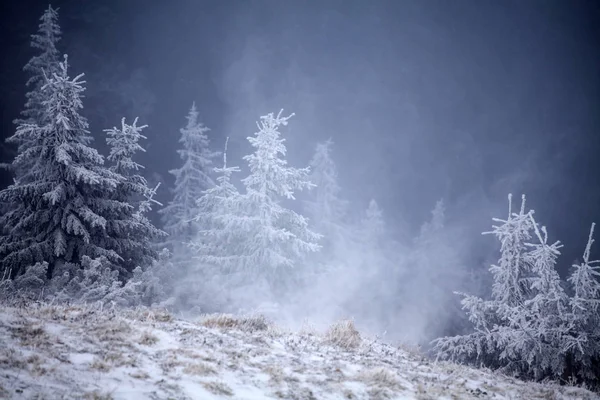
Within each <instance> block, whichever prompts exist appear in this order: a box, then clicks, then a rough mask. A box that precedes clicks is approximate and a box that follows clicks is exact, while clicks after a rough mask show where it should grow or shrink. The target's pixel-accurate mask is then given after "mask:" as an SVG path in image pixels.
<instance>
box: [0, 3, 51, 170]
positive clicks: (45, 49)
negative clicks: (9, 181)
mask: <svg viewBox="0 0 600 400" xmlns="http://www.w3.org/2000/svg"><path fill="white" fill-rule="evenodd" d="M60 36H61V30H60V26H59V24H58V9H54V8H52V6H51V5H49V6H48V8H47V9H46V10H45V11H44V14H43V15H42V16H41V17H40V24H39V27H38V32H37V33H36V34H34V35H31V47H33V48H34V49H36V51H37V52H38V53H37V54H36V55H35V56H33V57H32V58H31V59H30V60H29V61H28V62H27V64H25V66H24V67H23V69H24V71H25V72H26V73H27V74H28V76H29V79H28V80H27V83H26V86H27V87H28V88H29V91H28V92H27V93H26V94H25V97H26V102H25V108H24V109H23V111H22V112H21V114H22V118H21V119H17V120H16V121H15V124H16V125H17V126H18V125H22V124H37V125H40V126H41V125H45V124H46V123H47V121H45V120H44V118H45V117H46V116H47V115H46V113H45V106H44V102H45V101H46V100H47V94H48V92H47V91H44V90H43V89H42V88H43V86H44V85H45V84H46V78H47V77H49V78H51V77H53V76H54V74H55V73H58V72H59V62H60V54H59V51H58V50H57V48H56V45H57V43H58V42H59V40H60ZM12 144H14V145H16V146H17V151H18V153H23V152H24V151H25V150H26V149H27V148H28V147H29V146H30V143H29V142H28V141H27V140H26V139H25V138H20V139H16V138H15V139H14V140H13V141H12ZM10 167H12V169H13V173H14V174H15V175H16V179H22V175H23V174H24V173H25V172H26V171H27V169H28V168H29V167H30V166H29V165H23V166H21V167H20V169H17V170H15V169H14V168H16V167H15V166H10ZM10 167H9V168H10Z"/></svg>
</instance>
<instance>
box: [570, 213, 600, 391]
mask: <svg viewBox="0 0 600 400" xmlns="http://www.w3.org/2000/svg"><path fill="white" fill-rule="evenodd" d="M594 228H595V224H592V227H591V228H590V235H589V237H588V242H587V245H586V246H585V250H584V252H583V261H582V262H581V263H579V264H576V265H573V271H572V273H571V275H570V276H569V278H568V281H569V283H570V284H571V286H572V288H573V297H571V298H570V301H569V303H570V306H571V318H570V322H571V331H572V334H571V335H568V336H567V341H566V343H565V345H564V350H565V351H566V352H568V354H570V355H571V356H572V357H573V361H572V362H573V364H575V365H576V366H579V372H580V374H581V375H582V378H583V379H585V380H591V379H595V380H596V382H598V380H599V377H600V368H599V367H598V366H599V365H600V313H599V312H598V310H599V308H598V306H599V305H600V281H599V279H600V266H599V264H600V260H596V261H590V253H591V249H592V244H593V243H594Z"/></svg>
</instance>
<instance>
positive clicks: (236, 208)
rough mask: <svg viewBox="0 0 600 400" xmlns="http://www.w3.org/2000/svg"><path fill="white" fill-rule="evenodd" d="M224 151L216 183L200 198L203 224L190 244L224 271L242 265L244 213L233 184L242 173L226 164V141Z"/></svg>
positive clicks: (200, 222) (205, 260) (202, 258)
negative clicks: (234, 177) (233, 175)
mask: <svg viewBox="0 0 600 400" xmlns="http://www.w3.org/2000/svg"><path fill="white" fill-rule="evenodd" d="M228 141H229V138H227V140H226V142H225V150H224V152H223V167H221V168H214V172H215V173H216V174H217V179H216V180H217V184H216V186H214V187H212V188H210V189H208V190H206V191H205V192H204V194H203V195H202V197H201V198H200V199H198V202H197V205H198V209H199V213H198V215H197V216H196V218H195V222H197V223H198V225H199V226H200V227H201V229H200V231H199V232H198V235H197V237H196V238H195V239H194V240H193V241H192V242H191V243H190V244H189V245H190V247H191V248H192V250H194V252H195V253H196V254H197V258H198V259H199V261H200V263H201V264H203V265H210V266H215V267H217V268H218V269H219V270H220V271H221V272H224V273H226V272H231V270H232V269H234V268H235V267H236V266H237V265H238V264H239V256H240V255H241V254H242V253H241V251H242V250H241V248H240V246H239V245H240V244H242V243H243V239H244V238H243V237H242V236H241V235H240V231H239V230H238V229H237V228H238V223H239V220H240V218H242V217H243V215H242V207H241V199H240V193H239V192H238V190H237V188H236V187H235V186H234V185H233V184H232V183H231V175H232V174H233V173H236V172H239V171H240V169H239V167H237V166H233V167H228V166H227V143H228Z"/></svg>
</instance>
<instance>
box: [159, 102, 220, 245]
mask: <svg viewBox="0 0 600 400" xmlns="http://www.w3.org/2000/svg"><path fill="white" fill-rule="evenodd" d="M186 118H187V125H186V126H185V127H184V128H181V129H180V133H181V138H180V139H179V142H180V143H181V144H182V146H183V148H182V149H180V150H178V151H177V152H178V153H179V155H180V157H181V159H182V160H183V165H182V166H181V168H178V169H174V170H171V171H169V172H170V173H171V174H173V175H174V176H175V187H174V188H173V190H172V192H173V200H171V201H170V202H169V204H167V206H166V207H164V208H163V209H161V210H160V211H159V212H160V213H161V214H162V215H163V222H164V227H163V229H164V230H165V231H166V232H167V233H168V234H169V237H168V239H167V242H168V243H167V246H168V247H169V248H170V250H172V251H174V252H175V256H177V253H178V252H179V251H181V249H183V248H184V247H185V245H184V243H187V242H189V241H190V240H191V239H192V238H194V236H195V235H196V233H197V232H198V227H197V226H196V225H195V222H194V221H193V219H194V218H195V217H196V216H197V215H198V207H197V205H196V201H197V200H198V199H199V198H200V197H201V196H202V193H203V191H205V190H206V189H209V188H211V187H212V186H214V181H213V179H212V177H211V169H212V164H213V161H212V159H213V158H214V157H216V156H218V155H219V153H218V152H213V151H211V150H210V149H209V139H208V136H207V132H209V130H210V129H209V128H207V127H206V126H204V124H202V123H201V122H200V121H198V111H197V110H196V104H195V103H193V104H192V107H191V109H190V111H189V113H188V115H187V117H186Z"/></svg>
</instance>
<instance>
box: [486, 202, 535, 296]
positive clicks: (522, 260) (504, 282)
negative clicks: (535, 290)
mask: <svg viewBox="0 0 600 400" xmlns="http://www.w3.org/2000/svg"><path fill="white" fill-rule="evenodd" d="M508 204H509V207H508V219H506V220H502V219H498V218H494V221H496V222H499V223H500V225H496V226H494V227H493V228H494V229H493V230H492V231H491V232H484V235H485V234H494V235H495V236H496V237H497V238H498V240H499V241H500V243H501V247H500V252H501V257H500V260H499V262H498V264H497V265H492V267H491V268H490V272H491V273H492V275H493V276H494V284H493V286H492V297H493V298H494V299H495V300H497V301H499V302H500V303H502V304H505V305H507V306H517V305H521V304H523V302H524V301H525V299H526V298H527V297H528V295H529V293H530V286H531V281H530V279H529V276H530V270H531V266H530V264H529V263H528V262H527V258H526V256H525V254H526V252H527V246H526V244H525V243H527V242H528V241H529V240H531V230H532V223H531V221H532V219H531V217H530V214H532V213H533V211H529V212H527V213H526V212H525V196H524V195H523V196H522V199H521V209H520V211H519V213H518V214H517V213H513V212H512V208H511V206H512V196H511V195H509V197H508Z"/></svg>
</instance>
